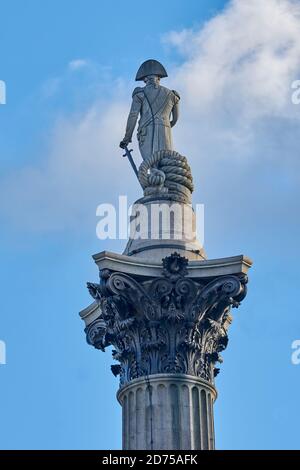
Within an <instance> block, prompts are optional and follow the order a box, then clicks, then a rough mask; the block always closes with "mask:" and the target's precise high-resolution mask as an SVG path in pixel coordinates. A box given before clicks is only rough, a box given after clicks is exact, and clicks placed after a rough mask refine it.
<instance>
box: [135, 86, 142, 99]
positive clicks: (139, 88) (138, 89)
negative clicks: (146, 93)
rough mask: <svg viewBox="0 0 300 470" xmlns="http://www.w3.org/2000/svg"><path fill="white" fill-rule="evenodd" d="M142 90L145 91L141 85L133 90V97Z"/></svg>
mask: <svg viewBox="0 0 300 470" xmlns="http://www.w3.org/2000/svg"><path fill="white" fill-rule="evenodd" d="M141 91H143V88H142V87H141V86H137V87H136V88H135V89H134V90H133V92H132V97H134V95H136V94H137V93H140V92H141Z"/></svg>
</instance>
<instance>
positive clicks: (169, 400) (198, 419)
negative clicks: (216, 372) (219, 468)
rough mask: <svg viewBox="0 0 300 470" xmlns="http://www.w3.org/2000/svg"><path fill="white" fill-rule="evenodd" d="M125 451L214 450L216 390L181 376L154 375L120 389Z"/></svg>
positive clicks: (195, 378)
mask: <svg viewBox="0 0 300 470" xmlns="http://www.w3.org/2000/svg"><path fill="white" fill-rule="evenodd" d="M117 397H118V400H119V402H120V404H121V405H122V418H123V426H122V428H123V430H122V441H123V449H126V450H132V449H155V450H185V449H192V450H213V449H214V445H215V444H214V423H213V403H214V401H215V399H216V390H215V388H214V387H213V386H212V385H211V384H210V383H209V382H207V381H206V380H203V379H200V378H197V377H192V376H188V375H182V374H155V375H151V376H149V377H148V378H141V379H135V380H133V381H132V382H130V383H129V384H128V385H126V386H124V387H122V388H120V390H119V392H118V395H117Z"/></svg>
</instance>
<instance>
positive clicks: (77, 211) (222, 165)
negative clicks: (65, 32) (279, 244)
mask: <svg viewBox="0 0 300 470" xmlns="http://www.w3.org/2000/svg"><path fill="white" fill-rule="evenodd" d="M299 31H300V10H299V2H295V1H292V0H268V2H262V1H261V0H251V1H245V0H234V1H232V2H230V3H229V5H228V6H227V8H225V10H224V11H222V12H221V13H220V14H218V15H217V16H215V17H214V18H212V19H211V20H210V21H208V22H207V23H206V24H205V25H204V26H203V27H201V28H200V29H198V30H183V31H174V32H171V33H168V34H167V35H166V36H165V39H164V41H165V42H168V44H169V45H171V47H174V48H176V49H177V50H179V52H180V54H181V57H182V58H181V63H180V65H178V66H177V67H176V68H174V69H173V71H172V70H170V71H169V76H170V81H169V85H170V86H172V88H176V89H178V91H179V92H180V94H181V96H182V102H181V108H182V116H181V119H180V121H179V123H178V125H177V127H176V129H175V145H176V149H177V150H178V151H180V152H181V153H183V154H186V155H187V156H188V158H189V159H190V161H191V163H192V167H193V170H194V171H193V172H194V177H195V179H196V182H197V184H196V187H197V192H196V195H195V198H196V199H197V200H200V201H203V200H205V202H206V203H207V204H208V205H212V204H214V205H215V208H216V209H215V210H218V209H217V208H218V206H219V207H220V208H221V209H220V214H219V215H220V217H221V218H222V217H223V218H224V223H225V219H226V223H227V225H229V224H230V223H232V222H233V221H234V220H237V219H239V220H242V218H243V211H244V210H245V207H247V210H249V208H250V211H252V212H251V213H253V217H252V219H253V220H252V222H253V221H254V220H258V218H259V217H260V216H261V219H263V220H264V223H268V216H266V211H265V210H263V207H262V204H261V201H262V200H263V202H264V204H265V207H266V208H268V214H271V213H272V207H273V206H274V204H276V205H277V208H278V211H279V212H280V213H281V214H283V213H284V211H285V208H286V204H287V202H288V201H290V200H294V199H293V198H292V197H291V194H292V193H293V195H294V196H295V194H297V195H298V196H299V194H298V193H299V189H298V187H299V181H298V178H299V176H298V175H299V174H300V172H299V169H300V168H299V167H300V165H299V159H298V153H299V151H298V139H299V131H300V106H298V107H297V106H295V105H293V104H292V102H291V94H292V90H291V85H292V82H293V81H294V80H296V79H299V78H300V40H299ZM85 65H86V61H85V59H76V60H73V61H71V62H70V64H69V69H72V70H77V69H78V68H81V67H85ZM170 82H171V83H170ZM111 89H114V92H113V93H111V91H110V90H111ZM94 91H95V90H94V89H93V92H94ZM107 91H109V94H108V96H109V98H107V99H105V100H99V98H98V96H99V95H98V96H97V98H96V97H95V99H94V104H93V105H92V106H90V107H89V109H87V110H85V111H84V112H79V113H76V115H75V116H64V117H63V118H58V120H57V122H56V124H55V126H54V131H53V132H52V133H51V135H52V137H51V143H50V145H49V151H48V152H47V153H46V154H45V155H42V156H41V161H42V162H43V163H42V164H41V165H40V167H34V168H24V169H22V170H21V171H19V172H16V173H15V174H13V175H12V176H10V177H6V178H3V179H2V182H1V189H0V197H1V199H2V202H1V205H2V207H1V212H2V214H3V213H5V214H6V216H7V217H8V218H9V219H10V220H13V221H14V222H15V223H20V222H22V224H23V223H26V224H27V225H28V226H29V227H30V228H32V229H39V230H41V229H43V230H51V229H65V228H70V227H76V226H77V227H79V226H82V220H83V218H84V217H85V216H86V214H92V215H94V209H95V206H96V204H97V203H99V202H102V201H103V199H104V198H105V200H106V201H109V200H110V199H112V198H113V197H114V196H113V195H114V194H118V193H119V192H120V191H122V189H121V188H122V182H124V181H126V180H127V179H129V181H130V178H131V173H130V169H129V168H128V166H127V165H123V162H121V161H120V160H118V156H117V151H118V142H119V140H120V138H121V137H122V136H123V132H124V126H125V121H126V116H127V112H128V105H129V100H130V91H131V90H130V87H128V84H127V83H126V82H124V81H123V80H116V81H115V82H114V84H113V86H112V87H110V88H108V87H107ZM101 92H102V95H103V96H104V95H105V93H104V89H103V88H102V89H101ZM126 185H127V186H128V187H130V191H131V190H132V185H131V184H130V183H128V184H127V181H126ZM278 188H284V191H282V192H281V194H280V197H277V196H278ZM137 190H138V189H137ZM220 194H222V197H221V198H220ZM274 198H276V203H275V202H274V201H275V199H274ZM233 201H236V203H235V207H234V211H233V210H232V205H233ZM227 209H228V211H227ZM253 211H254V212H253ZM20 212H21V213H23V214H24V220H22V218H21V220H20ZM218 222H219V223H220V221H218ZM252 222H251V223H252ZM249 223H250V222H249ZM246 225H247V224H246ZM246 225H245V226H246ZM247 227H248V228H249V225H248V226H247Z"/></svg>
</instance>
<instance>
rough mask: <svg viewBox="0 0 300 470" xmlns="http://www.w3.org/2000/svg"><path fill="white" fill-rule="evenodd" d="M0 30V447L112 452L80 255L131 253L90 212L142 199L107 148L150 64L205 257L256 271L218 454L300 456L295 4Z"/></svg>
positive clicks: (120, 15)
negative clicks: (168, 96) (175, 95)
mask: <svg viewBox="0 0 300 470" xmlns="http://www.w3.org/2000/svg"><path fill="white" fill-rule="evenodd" d="M246 3H247V5H246ZM250 4H251V5H250ZM224 8H225V9H224ZM0 16H1V29H0V80H5V82H6V85H7V104H6V105H2V106H0V165H1V167H0V168H1V175H0V221H1V235H0V237H1V245H0V249H1V292H2V295H1V300H2V303H1V307H2V308H1V315H0V340H4V341H5V342H6V345H7V364H6V365H5V366H4V365H0V398H1V424H0V448H4V449H17V448H22V449H31V448H37V449H48V448H50V449H51V448H57V449H64V448H67V449H89V448H103V449H109V448H110V449H116V448H120V447H121V410H120V407H119V405H118V403H117V401H116V399H115V394H116V391H117V388H118V383H117V379H115V378H114V377H113V376H112V374H111V372H110V365H111V363H112V359H111V356H110V352H109V351H108V352H107V353H106V354H103V353H101V352H99V351H96V350H94V349H92V348H91V347H89V346H88V345H87V344H86V343H85V338H84V333H83V323H82V322H81V320H80V319H79V316H78V312H79V310H81V309H82V308H84V307H85V306H87V305H88V304H89V303H90V301H91V299H90V297H89V295H88V292H87V290H86V288H85V283H86V281H87V280H89V281H96V280H97V270H96V266H95V265H94V263H93V260H92V259H91V255H92V254H94V253H96V252H99V251H102V250H104V249H107V250H110V251H118V252H121V251H122V249H123V247H124V242H123V241H112V240H107V241H100V240H98V239H97V238H96V235H95V228H96V223H97V218H96V216H95V210H96V207H97V205H98V204H99V203H101V202H111V203H115V202H116V200H117V197H118V196H119V194H126V195H127V196H128V199H129V201H131V202H133V201H134V200H135V199H136V198H137V197H139V196H140V190H139V188H138V186H137V184H136V182H135V179H134V175H132V172H131V171H130V169H129V168H128V166H127V163H126V162H125V160H124V159H123V160H122V159H121V158H120V155H121V154H120V151H119V149H118V142H119V141H120V140H121V138H122V137H123V132H124V126H125V120H126V113H127V110H128V106H129V104H130V93H131V90H132V88H133V87H134V86H135V83H134V80H133V77H134V76H135V72H136V69H137V67H138V66H139V65H140V63H141V62H142V61H143V60H145V59H147V58H150V57H154V58H157V59H159V60H161V61H162V62H163V63H164V64H165V66H166V68H167V69H168V71H169V79H167V80H166V82H165V83H166V85H167V86H170V87H174V88H176V89H177V90H178V91H179V92H180V94H181V98H182V99H181V102H182V105H181V106H182V114H181V119H180V121H179V123H178V125H177V129H176V131H175V144H176V148H177V149H178V151H181V153H183V154H185V155H187V156H188V158H189V160H190V162H191V164H192V169H193V174H194V178H195V181H196V185H197V190H196V192H195V195H194V202H197V203H198V202H200V203H204V204H205V246H206V251H207V253H208V256H209V258H217V257H226V256H232V255H236V254H241V253H243V254H245V255H248V256H250V257H251V258H252V259H253V260H254V266H253V269H252V270H251V272H250V284H249V295H248V297H247V299H246V300H245V301H244V303H243V305H242V306H241V308H240V309H239V310H234V312H233V313H234V322H233V325H232V327H231V331H230V342H229V346H228V349H227V350H226V351H225V352H224V354H223V356H224V363H223V364H222V365H221V373H220V374H219V376H218V378H217V388H218V392H219V398H218V400H217V402H216V405H215V420H216V444H217V448H219V449H232V448H234V449H254V448H258V449H263V448H268V449H274V448H299V447H300V446H299V431H298V420H299V411H298V401H299V400H298V396H299V387H300V365H299V366H296V365H292V363H291V353H292V350H291V344H292V342H293V341H294V340H295V339H300V320H299V306H298V300H297V292H298V278H299V274H298V266H297V262H298V253H299V242H298V240H299V235H300V233H299V232H300V223H299V197H300V189H299V188H300V185H299V169H300V168H299V166H300V165H299V158H298V155H299V149H298V148H299V129H300V105H299V106H298V107H297V106H296V105H293V104H292V103H291V99H290V95H291V83H292V81H294V80H297V79H300V59H299V57H300V45H299V44H300V33H299V31H300V28H299V26H300V17H299V2H291V1H289V0H284V1H279V0H268V2H261V1H259V0H253V2H243V1H241V0H236V1H234V2H224V1H217V0H210V1H201V2H199V1H196V0H189V2H188V5H187V2H184V1H181V0H178V1H172V2H171V1H167V0H166V1H164V2H158V1H156V0H153V1H152V2H151V3H148V2H147V3H146V4H143V3H141V2H136V1H129V2H121V1H115V2H113V3H112V2H99V1H94V0H86V1H84V2H83V1H81V0H77V1H76V2H71V1H68V0H64V1H63V2H58V1H57V0H52V1H48V0H47V1H46V0H45V1H44V2H39V1H37V0H36V1H34V0H28V1H26V2H23V1H21V0H19V1H16V0H12V1H10V2H8V1H3V0H2V1H0ZM134 156H135V159H136V160H138V159H139V157H138V153H137V151H136V146H135V153H134ZM113 172H114V175H115V176H114V177H112V174H113Z"/></svg>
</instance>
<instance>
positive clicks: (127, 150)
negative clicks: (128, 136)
mask: <svg viewBox="0 0 300 470" xmlns="http://www.w3.org/2000/svg"><path fill="white" fill-rule="evenodd" d="M124 150H125V153H124V155H123V157H127V155H128V153H129V155H131V152H133V149H130V150H129V149H128V147H125V149H124Z"/></svg>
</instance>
